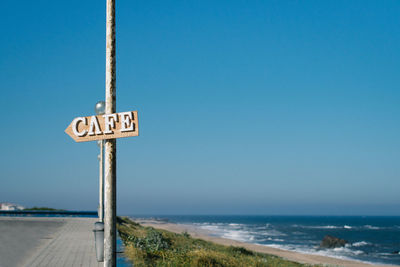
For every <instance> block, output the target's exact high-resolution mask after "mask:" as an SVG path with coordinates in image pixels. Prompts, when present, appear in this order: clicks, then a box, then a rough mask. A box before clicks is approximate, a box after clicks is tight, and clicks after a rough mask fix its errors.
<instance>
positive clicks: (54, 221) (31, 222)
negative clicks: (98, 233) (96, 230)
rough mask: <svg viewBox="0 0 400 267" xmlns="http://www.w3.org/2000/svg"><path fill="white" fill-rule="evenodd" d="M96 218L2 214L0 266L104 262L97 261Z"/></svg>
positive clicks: (96, 264) (66, 264)
mask: <svg viewBox="0 0 400 267" xmlns="http://www.w3.org/2000/svg"><path fill="white" fill-rule="evenodd" d="M96 221H97V219H96V218H74V217H63V218H61V217H60V218H54V217H47V218H38V217H0V267H13V266H18V267H19V266H26V267H28V266H29V267H34V266H40V267H45V266H51V267H57V266H68V267H69V266H85V267H86V266H87V267H92V266H96V267H97V266H99V267H100V266H103V263H98V262H97V261H96V254H95V253H96V252H95V248H94V235H93V231H92V230H93V226H94V223H95V222H96Z"/></svg>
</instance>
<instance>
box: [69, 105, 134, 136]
mask: <svg viewBox="0 0 400 267" xmlns="http://www.w3.org/2000/svg"><path fill="white" fill-rule="evenodd" d="M65 132H66V133H67V134H68V135H69V136H71V137H72V139H74V140H75V141H76V142H87V141H95V140H102V139H115V138H122V137H130V136H138V135H139V124H138V117H137V111H128V112H120V113H113V114H105V115H97V116H89V117H77V118H75V119H74V120H73V121H72V122H71V124H70V125H68V127H67V129H65Z"/></svg>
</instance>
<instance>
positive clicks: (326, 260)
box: [131, 218, 399, 267]
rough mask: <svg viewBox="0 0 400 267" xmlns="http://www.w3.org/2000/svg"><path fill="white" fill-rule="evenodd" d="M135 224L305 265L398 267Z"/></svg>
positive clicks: (173, 226)
mask: <svg viewBox="0 0 400 267" xmlns="http://www.w3.org/2000/svg"><path fill="white" fill-rule="evenodd" d="M131 219H132V220H133V221H135V222H136V223H139V224H141V225H143V226H150V227H153V228H157V229H163V230H167V231H170V232H174V233H182V232H187V233H189V234H190V235H191V236H192V237H193V238H199V239H203V240H206V241H210V242H213V243H217V244H221V245H226V246H238V247H244V248H246V249H249V250H253V251H256V252H261V253H265V254H270V255H275V256H278V257H281V258H284V259H287V260H290V261H294V262H299V263H305V264H322V265H324V266H343V267H365V266H369V267H396V266H397V267H398V266H399V265H386V264H374V263H368V262H361V261H357V260H351V259H340V258H334V257H328V256H321V255H315V254H305V253H301V252H296V251H291V250H283V249H279V248H274V247H270V246H266V245H260V244H252V243H246V242H241V241H236V240H233V239H227V238H222V237H216V236H212V234H213V232H212V231H208V230H204V229H200V228H197V227H195V226H192V225H187V224H177V223H171V222H164V221H157V220H154V219H153V220H152V219H136V218H131Z"/></svg>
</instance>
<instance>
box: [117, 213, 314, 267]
mask: <svg viewBox="0 0 400 267" xmlns="http://www.w3.org/2000/svg"><path fill="white" fill-rule="evenodd" d="M117 228H118V232H119V234H120V236H121V239H122V240H123V242H124V244H125V255H126V257H128V258H129V259H130V260H131V261H133V262H134V263H135V266H198V267H200V266H201V267H205V266H218V267H225V266H226V267H228V266H229V267H231V266H232V267H237V266H246V267H247V266H271V267H289V266H293V267H305V266H310V265H305V264H300V263H295V262H291V261H287V260H284V259H282V258H279V257H276V256H272V255H267V254H262V253H257V252H253V251H250V250H247V249H245V248H242V247H233V246H223V245H219V244H214V243H212V242H208V241H204V240H201V239H195V238H192V237H190V235H189V234H187V233H182V234H176V233H172V232H168V231H165V230H159V229H154V228H152V227H143V226H141V225H140V224H138V223H135V222H133V221H131V220H129V219H128V218H118V226H117Z"/></svg>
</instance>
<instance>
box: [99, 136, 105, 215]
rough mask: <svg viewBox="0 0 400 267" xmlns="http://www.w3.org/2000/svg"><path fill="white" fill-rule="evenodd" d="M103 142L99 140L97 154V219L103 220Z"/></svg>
mask: <svg viewBox="0 0 400 267" xmlns="http://www.w3.org/2000/svg"><path fill="white" fill-rule="evenodd" d="M103 145H104V142H103V140H100V155H99V176H100V177H99V178H100V179H99V182H100V186H99V221H100V222H104V168H103V167H104V163H103V162H104V155H103V151H104V148H103Z"/></svg>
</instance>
